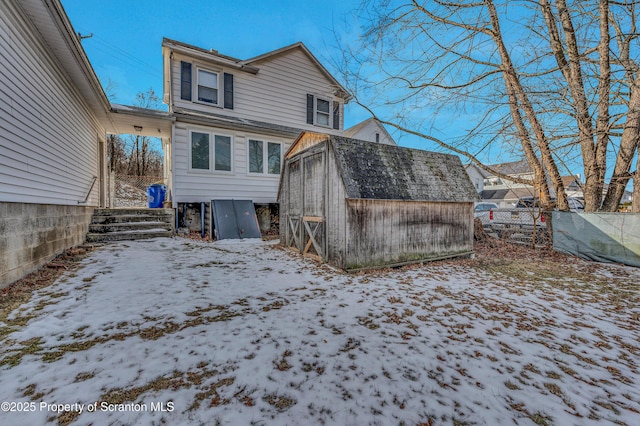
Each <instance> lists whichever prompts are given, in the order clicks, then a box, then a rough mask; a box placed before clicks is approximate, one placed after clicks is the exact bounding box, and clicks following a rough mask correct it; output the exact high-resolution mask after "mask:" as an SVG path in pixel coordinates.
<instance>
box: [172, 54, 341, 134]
mask: <svg viewBox="0 0 640 426" xmlns="http://www.w3.org/2000/svg"><path fill="white" fill-rule="evenodd" d="M180 61H189V62H191V63H193V66H194V69H195V68H197V67H204V68H206V64H204V63H202V62H199V61H198V60H195V59H193V58H190V57H188V56H186V55H182V54H175V55H174V56H173V60H172V63H171V66H172V70H171V75H172V79H173V80H172V88H173V102H174V103H175V106H177V107H183V108H189V109H192V110H195V111H202V112H207V111H209V112H215V113H216V114H221V115H227V116H233V117H238V118H244V119H250V120H257V121H261V122H265V123H272V124H277V125H282V126H288V127H293V128H298V129H306V130H315V131H317V130H318V127H317V126H314V125H310V124H307V122H306V111H307V109H306V102H307V94H308V93H313V94H316V95H317V96H318V97H319V98H321V99H324V100H328V101H330V104H331V103H333V102H341V101H340V100H339V99H338V98H337V97H335V96H334V92H335V87H334V86H333V85H332V84H331V82H330V81H329V80H328V79H327V78H326V76H325V75H324V74H323V73H322V72H321V71H320V70H319V69H318V68H317V67H316V65H315V64H314V63H313V62H312V61H311V59H310V58H309V57H308V56H307V55H306V54H305V53H304V52H303V50H302V49H291V50H290V51H287V52H285V53H283V54H280V55H276V56H273V57H270V58H266V59H263V60H262V61H260V62H258V63H255V64H252V65H255V66H257V67H258V68H259V69H260V71H259V72H258V73H257V74H251V73H248V72H244V71H237V70H224V71H228V72H233V76H234V108H233V109H221V108H215V109H212V108H211V106H209V105H204V104H200V103H197V102H189V101H184V100H181V99H180ZM221 73H222V71H221ZM331 108H332V106H331V105H330V106H329V116H330V117H331V116H332V109H331ZM343 115H344V114H343V107H342V105H341V106H340V125H339V129H340V130H335V129H333V128H332V126H327V127H323V128H322V131H324V132H327V133H331V134H338V135H341V134H342V130H341V129H342V128H343V126H342V124H343V123H342V122H343Z"/></svg>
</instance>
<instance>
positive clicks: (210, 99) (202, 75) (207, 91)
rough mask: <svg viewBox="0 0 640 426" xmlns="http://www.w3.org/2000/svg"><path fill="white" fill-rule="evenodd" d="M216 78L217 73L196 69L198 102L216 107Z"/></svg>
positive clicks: (217, 76)
mask: <svg viewBox="0 0 640 426" xmlns="http://www.w3.org/2000/svg"><path fill="white" fill-rule="evenodd" d="M218 78H219V74H218V73H217V72H211V71H205V70H203V69H198V86H197V90H198V93H197V95H198V97H197V99H198V101H200V102H206V103H208V104H213V105H218V93H219V90H218V86H219V84H218Z"/></svg>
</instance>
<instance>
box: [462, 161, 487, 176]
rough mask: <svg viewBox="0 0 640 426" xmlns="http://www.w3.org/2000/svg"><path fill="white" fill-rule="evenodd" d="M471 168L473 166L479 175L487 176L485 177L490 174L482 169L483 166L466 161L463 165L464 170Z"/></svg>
mask: <svg viewBox="0 0 640 426" xmlns="http://www.w3.org/2000/svg"><path fill="white" fill-rule="evenodd" d="M471 168H473V169H474V170H476V171H477V172H478V174H479V175H480V176H482V177H483V178H487V177H489V176H490V175H489V172H487V171H486V170H485V169H483V168H480V167H478V166H477V165H476V164H473V163H468V164H465V165H464V169H465V170H469V169H471Z"/></svg>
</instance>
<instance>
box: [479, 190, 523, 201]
mask: <svg viewBox="0 0 640 426" xmlns="http://www.w3.org/2000/svg"><path fill="white" fill-rule="evenodd" d="M533 195H535V190H534V189H533V187H530V188H513V189H485V190H484V191H482V192H481V193H480V198H481V199H482V200H483V201H508V200H518V199H519V198H522V197H531V196H533Z"/></svg>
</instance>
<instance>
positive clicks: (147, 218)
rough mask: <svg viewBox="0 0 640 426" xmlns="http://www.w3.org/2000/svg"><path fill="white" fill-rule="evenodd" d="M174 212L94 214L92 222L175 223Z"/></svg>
mask: <svg viewBox="0 0 640 426" xmlns="http://www.w3.org/2000/svg"><path fill="white" fill-rule="evenodd" d="M173 220H174V216H173V213H165V214H117V215H112V216H109V215H106V214H101V215H93V217H92V218H91V223H94V224H110V223H140V222H167V223H173Z"/></svg>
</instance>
